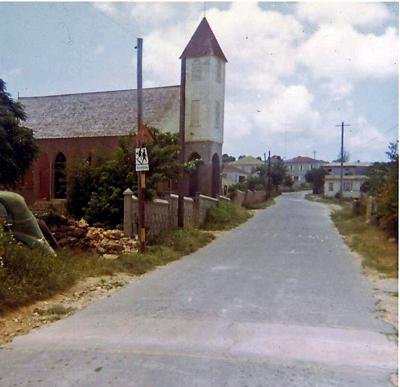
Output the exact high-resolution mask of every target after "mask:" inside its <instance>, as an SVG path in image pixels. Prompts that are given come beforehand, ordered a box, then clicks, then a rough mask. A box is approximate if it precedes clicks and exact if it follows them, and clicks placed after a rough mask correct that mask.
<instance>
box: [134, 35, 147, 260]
mask: <svg viewBox="0 0 400 387" xmlns="http://www.w3.org/2000/svg"><path fill="white" fill-rule="evenodd" d="M136 49H137V136H136V151H135V153H136V172H137V186H138V196H139V232H138V233H139V242H140V252H141V253H144V252H145V251H146V230H145V214H144V195H145V189H146V175H145V172H144V171H148V170H149V162H148V160H149V159H148V157H147V150H146V148H143V140H144V139H143V137H144V136H143V134H144V133H143V132H144V131H143V130H142V112H143V107H142V101H143V86H142V85H143V80H142V51H143V39H141V38H138V39H137V46H136ZM144 156H145V158H146V160H147V169H146V164H144V163H145V162H146V160H145V158H144Z"/></svg>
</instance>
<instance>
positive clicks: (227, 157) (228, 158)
mask: <svg viewBox="0 0 400 387" xmlns="http://www.w3.org/2000/svg"><path fill="white" fill-rule="evenodd" d="M232 161H236V158H235V157H234V156H230V155H228V154H227V153H224V154H223V155H222V162H223V163H230V162H232Z"/></svg>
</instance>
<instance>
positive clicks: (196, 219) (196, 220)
mask: <svg viewBox="0 0 400 387" xmlns="http://www.w3.org/2000/svg"><path fill="white" fill-rule="evenodd" d="M193 224H194V227H200V194H199V193H196V195H195V197H194V198H193Z"/></svg>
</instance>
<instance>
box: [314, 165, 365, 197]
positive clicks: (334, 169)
mask: <svg viewBox="0 0 400 387" xmlns="http://www.w3.org/2000/svg"><path fill="white" fill-rule="evenodd" d="M369 166H371V164H370V163H360V162H357V163H348V162H346V163H343V197H345V198H359V197H360V196H361V191H360V188H361V186H362V184H363V183H364V182H365V181H366V180H367V179H368V177H367V169H368V167H369ZM322 167H323V168H324V169H325V170H326V172H327V175H326V176H325V183H324V195H325V196H327V197H334V196H335V195H336V194H337V193H339V192H340V163H338V162H335V163H330V164H326V165H323V166H322Z"/></svg>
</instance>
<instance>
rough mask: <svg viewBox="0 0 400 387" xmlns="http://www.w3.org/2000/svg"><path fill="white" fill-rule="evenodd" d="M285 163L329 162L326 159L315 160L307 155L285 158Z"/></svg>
mask: <svg viewBox="0 0 400 387" xmlns="http://www.w3.org/2000/svg"><path fill="white" fill-rule="evenodd" d="M285 163H327V161H324V160H315V159H313V158H311V157H307V156H297V157H294V158H293V159H290V160H285Z"/></svg>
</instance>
